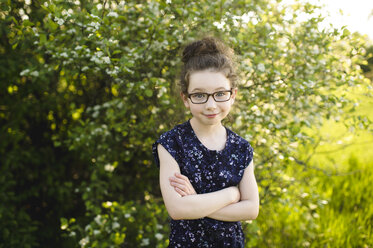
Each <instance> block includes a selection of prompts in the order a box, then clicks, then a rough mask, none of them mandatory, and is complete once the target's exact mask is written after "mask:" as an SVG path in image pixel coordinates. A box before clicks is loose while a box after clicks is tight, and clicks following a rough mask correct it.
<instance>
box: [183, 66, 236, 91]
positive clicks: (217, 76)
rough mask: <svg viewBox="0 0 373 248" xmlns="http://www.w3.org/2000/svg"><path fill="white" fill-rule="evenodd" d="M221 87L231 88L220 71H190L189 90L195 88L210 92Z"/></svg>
mask: <svg viewBox="0 0 373 248" xmlns="http://www.w3.org/2000/svg"><path fill="white" fill-rule="evenodd" d="M221 88H224V89H227V90H229V89H230V88H231V86H230V82H229V80H228V78H227V77H226V76H225V75H224V74H223V73H222V72H215V71H209V70H204V71H196V72H192V73H191V75H190V77H189V87H188V91H189V92H192V91H195V90H199V91H200V90H202V91H206V92H212V91H214V90H217V89H219V90H221Z"/></svg>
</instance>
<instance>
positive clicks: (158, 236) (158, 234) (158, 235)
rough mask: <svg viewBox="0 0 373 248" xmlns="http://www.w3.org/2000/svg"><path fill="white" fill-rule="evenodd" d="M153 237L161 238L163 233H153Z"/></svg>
mask: <svg viewBox="0 0 373 248" xmlns="http://www.w3.org/2000/svg"><path fill="white" fill-rule="evenodd" d="M155 238H156V239H158V240H161V239H162V238H163V235H162V234H160V233H157V234H155Z"/></svg>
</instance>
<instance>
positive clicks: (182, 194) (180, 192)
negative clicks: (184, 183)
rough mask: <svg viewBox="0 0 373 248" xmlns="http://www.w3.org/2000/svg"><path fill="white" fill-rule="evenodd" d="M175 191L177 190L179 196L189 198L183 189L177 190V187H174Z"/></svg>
mask: <svg viewBox="0 0 373 248" xmlns="http://www.w3.org/2000/svg"><path fill="white" fill-rule="evenodd" d="M174 189H175V191H176V192H177V193H179V195H181V196H187V195H188V194H187V193H186V192H184V191H182V190H181V189H179V188H177V187H174Z"/></svg>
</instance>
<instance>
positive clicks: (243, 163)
mask: <svg viewBox="0 0 373 248" xmlns="http://www.w3.org/2000/svg"><path fill="white" fill-rule="evenodd" d="M225 129H226V131H227V141H226V144H225V148H224V149H223V150H221V151H215V150H209V149H208V148H207V147H205V146H204V145H203V144H202V143H201V142H200V140H199V139H198V138H197V136H196V134H195V132H194V131H193V128H192V126H191V124H190V120H188V121H187V122H185V123H183V124H179V125H177V126H175V127H174V128H173V129H172V130H170V131H168V132H166V133H164V134H162V135H161V136H160V138H159V139H158V140H157V141H156V142H155V143H154V144H153V146H152V151H153V155H154V158H155V162H156V165H157V166H158V167H159V158H158V151H157V145H158V144H161V145H162V146H163V147H164V148H165V149H166V150H167V151H168V152H169V153H170V154H171V156H172V157H173V158H174V159H175V160H176V162H177V163H178V165H179V167H180V171H181V174H183V175H185V176H187V177H188V178H189V181H190V182H191V184H192V185H193V187H194V189H195V191H196V192H197V194H203V193H209V192H214V191H218V190H221V189H224V188H227V187H230V186H237V185H238V184H239V182H240V181H241V179H242V176H243V174H244V170H245V168H246V167H247V166H248V165H249V164H250V162H251V160H252V158H253V149H252V147H251V146H250V144H249V142H248V141H246V140H245V139H243V138H242V137H240V136H239V135H237V134H236V133H234V132H233V131H231V130H229V129H228V128H225ZM170 227H171V232H170V237H169V240H170V243H169V247H211V248H212V247H214V248H215V247H244V243H245V236H244V234H243V231H242V227H241V222H239V221H238V222H227V221H219V220H215V219H211V218H208V217H205V218H201V219H196V220H172V219H171V221H170Z"/></svg>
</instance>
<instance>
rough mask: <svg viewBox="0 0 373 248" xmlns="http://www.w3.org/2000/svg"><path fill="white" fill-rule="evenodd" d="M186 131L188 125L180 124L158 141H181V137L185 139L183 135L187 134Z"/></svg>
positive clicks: (162, 135)
mask: <svg viewBox="0 0 373 248" xmlns="http://www.w3.org/2000/svg"><path fill="white" fill-rule="evenodd" d="M185 130H186V123H182V124H178V125H176V126H175V127H174V128H172V129H171V130H169V131H167V132H165V133H163V134H161V136H160V137H159V139H158V141H161V140H178V139H181V137H183V134H184V133H185Z"/></svg>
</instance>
